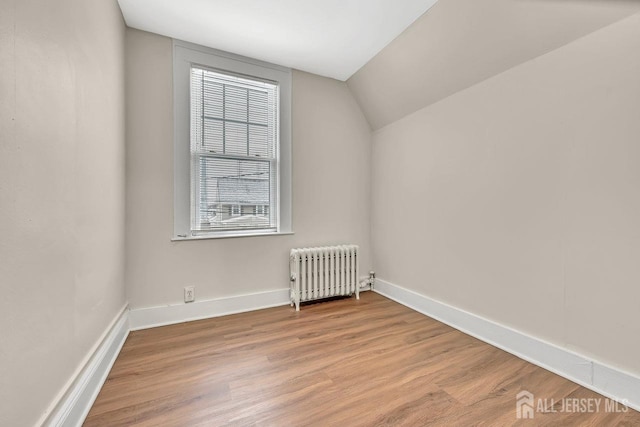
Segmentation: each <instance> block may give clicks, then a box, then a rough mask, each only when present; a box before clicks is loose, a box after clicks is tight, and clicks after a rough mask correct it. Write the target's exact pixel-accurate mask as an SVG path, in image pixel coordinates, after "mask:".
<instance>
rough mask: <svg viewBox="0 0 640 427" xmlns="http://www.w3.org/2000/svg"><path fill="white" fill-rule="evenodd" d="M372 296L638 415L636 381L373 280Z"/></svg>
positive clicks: (639, 395)
mask: <svg viewBox="0 0 640 427" xmlns="http://www.w3.org/2000/svg"><path fill="white" fill-rule="evenodd" d="M373 290H374V291H375V292H377V293H379V294H381V295H383V296H385V297H387V298H389V299H392V300H394V301H396V302H398V303H400V304H402V305H404V306H406V307H409V308H411V309H413V310H415V311H418V312H420V313H422V314H425V315H427V316H429V317H432V318H434V319H436V320H439V321H441V322H442V323H446V324H447V325H449V326H451V327H453V328H455V329H458V330H460V331H462V332H464V333H466V334H468V335H471V336H473V337H475V338H478V339H479V340H481V341H484V342H486V343H488V344H491V345H493V346H495V347H498V348H500V349H502V350H505V351H507V352H509V353H511V354H513V355H515V356H518V357H519V358H521V359H524V360H526V361H528V362H531V363H533V364H535V365H538V366H540V367H542V368H545V369H547V370H549V371H551V372H553V373H556V374H558V375H560V376H562V377H565V378H567V379H569V380H571V381H573V382H576V383H578V384H580V385H582V386H584V387H586V388H588V389H591V390H593V391H595V392H597V393H600V394H602V395H604V396H606V397H608V398H611V399H614V400H616V401H618V402H622V403H625V404H626V405H627V406H629V407H630V408H633V409H635V410H637V411H640V378H638V377H636V376H634V375H632V374H630V373H627V372H623V371H621V370H618V369H616V368H613V367H611V366H608V365H606V364H605V363H602V362H599V361H596V360H593V359H591V358H589V357H587V356H584V355H581V354H578V353H575V352H573V351H570V350H567V349H565V348H562V347H559V346H557V345H555V344H551V343H549V342H546V341H544V340H541V339H539V338H536V337H533V336H531V335H527V334H525V333H523V332H520V331H517V330H514V329H511V328H509V327H507V326H504V325H501V324H499V323H496V322H493V321H490V320H487V319H485V318H483V317H480V316H477V315H475V314H473V313H469V312H466V311H464V310H461V309H459V308H456V307H453V306H450V305H447V304H444V303H442V302H440V301H436V300H433V299H431V298H429V297H426V296H424V295H421V294H419V293H417V292H414V291H411V290H409V289H405V288H402V287H400V286H397V285H394V284H392V283H389V282H387V281H385V280H381V279H376V282H375V285H374V289H373Z"/></svg>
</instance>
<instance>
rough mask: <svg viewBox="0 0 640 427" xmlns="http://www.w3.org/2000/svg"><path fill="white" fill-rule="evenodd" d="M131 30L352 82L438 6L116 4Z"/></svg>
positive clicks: (380, 1)
mask: <svg viewBox="0 0 640 427" xmlns="http://www.w3.org/2000/svg"><path fill="white" fill-rule="evenodd" d="M118 2H119V4H120V8H121V9H122V14H123V16H124V19H125V21H126V23H127V25H128V26H129V27H132V28H137V29H140V30H144V31H149V32H152V33H157V34H161V35H163V36H168V37H172V38H175V39H180V40H185V41H189V42H192V43H196V44H200V45H203V46H208V47H212V48H216V49H220V50H224V51H227V52H232V53H236V54H239V55H244V56H248V57H251V58H255V59H261V60H263V61H267V62H272V63H274V64H278V65H284V66H287V67H292V68H297V69H299V70H303V71H308V72H311V73H314V74H319V75H322V76H326V77H332V78H335V79H338V80H346V79H347V78H349V77H350V76H351V75H352V74H353V73H355V72H356V71H357V70H358V69H359V68H360V67H362V66H363V65H364V64H365V63H367V61H369V60H370V59H371V58H372V57H373V56H374V55H375V54H376V53H378V52H379V51H380V50H381V49H382V48H383V47H384V46H386V45H387V44H388V43H389V42H390V41H392V40H393V39H394V38H395V37H396V36H397V35H398V34H400V33H401V32H402V31H403V30H404V29H405V28H407V27H408V26H409V25H410V24H411V23H412V22H414V21H415V20H416V19H418V17H420V16H421V15H422V14H423V13H424V12H425V11H427V10H428V9H429V8H430V7H431V6H433V4H434V3H435V2H436V0H401V1H397V0H233V1H225V0H118Z"/></svg>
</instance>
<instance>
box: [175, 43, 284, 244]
mask: <svg viewBox="0 0 640 427" xmlns="http://www.w3.org/2000/svg"><path fill="white" fill-rule="evenodd" d="M174 97H175V124H176V126H175V129H176V130H175V132H176V134H175V147H174V152H175V183H174V186H175V192H174V196H175V197H174V234H175V236H174V237H175V238H176V239H189V238H202V237H233V236H243V235H255V234H275V233H286V232H290V225H291V190H290V189H291V184H290V174H291V173H290V171H291V166H290V159H291V155H290V151H291V148H290V146H291V143H290V126H289V123H290V105H289V103H290V71H289V70H287V69H283V68H281V67H278V66H274V65H271V64H265V63H260V62H257V61H253V60H248V59H247V58H241V57H237V56H235V55H231V54H228V53H223V52H218V51H213V50H211V49H207V48H203V47H200V46H194V45H190V44H187V43H184V42H177V41H176V42H174Z"/></svg>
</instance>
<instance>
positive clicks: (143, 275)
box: [126, 29, 371, 308]
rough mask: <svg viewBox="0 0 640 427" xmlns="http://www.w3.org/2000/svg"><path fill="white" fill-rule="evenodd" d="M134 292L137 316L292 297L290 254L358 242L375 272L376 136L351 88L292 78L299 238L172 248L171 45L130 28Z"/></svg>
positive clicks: (130, 271) (129, 272) (130, 279)
mask: <svg viewBox="0 0 640 427" xmlns="http://www.w3.org/2000/svg"><path fill="white" fill-rule="evenodd" d="M126 63H127V71H126V74H127V89H126V93H127V118H128V122H127V215H126V216H127V233H126V234H127V238H126V244H127V267H126V276H127V286H128V292H129V301H130V303H131V306H132V308H140V307H152V306H158V305H166V304H176V303H181V302H182V301H183V287H184V286H187V285H195V286H196V299H197V300H206V299H212V298H219V297H224V296H231V295H240V294H246V293H253V292H260V291H267V290H272V289H281V288H286V287H288V285H289V282H288V276H289V273H288V259H289V258H288V257H289V250H290V249H291V248H294V247H300V246H310V245H325V244H335V243H355V244H359V245H360V246H361V248H362V260H361V268H362V270H363V271H367V269H369V268H370V265H371V263H370V255H369V227H370V221H369V209H368V208H369V206H370V179H369V177H370V175H369V164H370V161H371V157H370V156H371V148H370V130H369V127H368V124H367V122H366V120H365V118H364V116H363V115H362V113H361V111H360V109H359V108H358V105H357V104H356V102H355V100H354V99H353V98H352V96H351V94H350V93H349V90H348V89H347V86H346V84H345V83H341V82H338V81H336V80H331V79H327V78H323V77H318V76H314V75H311V74H307V73H302V72H297V71H295V72H294V73H293V83H292V86H293V98H292V104H293V105H292V109H293V116H292V128H293V129H292V130H293V138H292V144H293V179H292V181H293V229H294V231H295V234H294V235H292V236H268V237H265V236H263V237H246V238H231V239H215V240H214V239H211V240H200V241H182V242H171V240H170V239H171V236H172V233H173V157H172V156H173V105H172V57H171V40H170V39H168V38H165V37H162V36H158V35H154V34H151V33H146V32H142V31H138V30H132V29H127V56H126Z"/></svg>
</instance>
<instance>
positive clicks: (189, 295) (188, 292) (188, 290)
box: [184, 286, 196, 302]
mask: <svg viewBox="0 0 640 427" xmlns="http://www.w3.org/2000/svg"><path fill="white" fill-rule="evenodd" d="M195 299H196V287H195V286H185V288H184V302H193V301H195Z"/></svg>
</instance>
